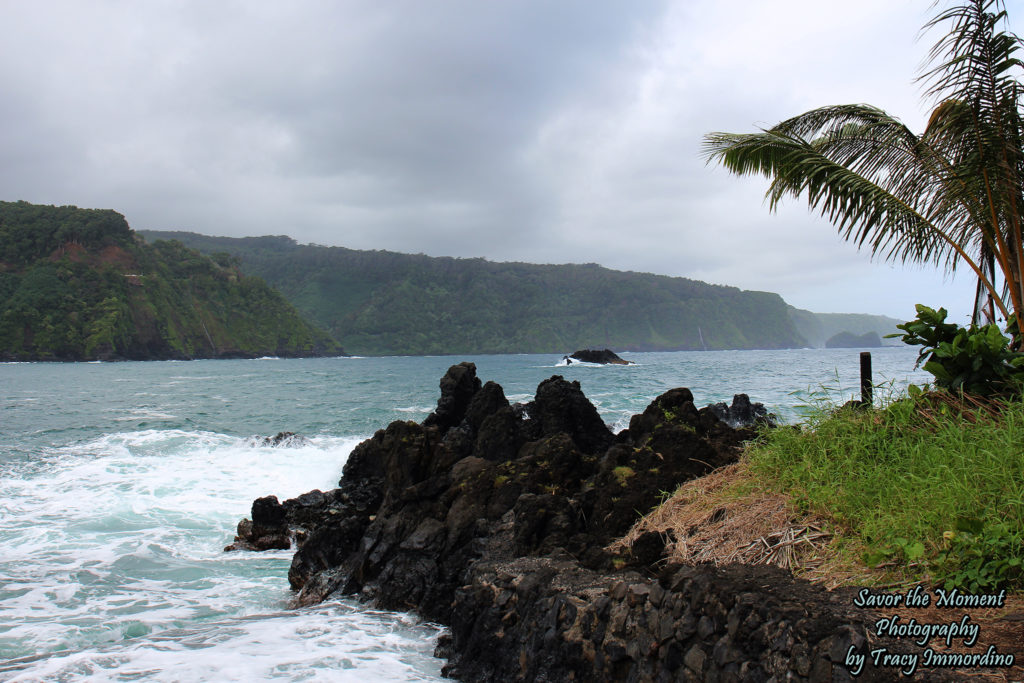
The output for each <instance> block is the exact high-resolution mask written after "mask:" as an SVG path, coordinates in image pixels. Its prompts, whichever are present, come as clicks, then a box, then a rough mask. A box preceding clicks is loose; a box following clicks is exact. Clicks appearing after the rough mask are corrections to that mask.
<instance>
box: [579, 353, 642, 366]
mask: <svg viewBox="0 0 1024 683" xmlns="http://www.w3.org/2000/svg"><path fill="white" fill-rule="evenodd" d="M574 360H578V361H583V362H584V363H600V364H601V365H632V364H633V362H632V361H628V360H625V359H623V358H620V357H619V355H618V354H617V353H615V352H614V351H612V350H611V349H600V350H598V349H581V350H579V351H573V352H572V354H570V355H568V356H566V357H565V361H566V362H567V363H572V362H573V361H574Z"/></svg>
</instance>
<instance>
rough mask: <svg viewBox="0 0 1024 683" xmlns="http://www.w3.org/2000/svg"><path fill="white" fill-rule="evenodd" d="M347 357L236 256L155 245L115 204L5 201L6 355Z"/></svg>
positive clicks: (1, 210) (1, 266) (2, 349)
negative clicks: (101, 206) (102, 206)
mask: <svg viewBox="0 0 1024 683" xmlns="http://www.w3.org/2000/svg"><path fill="white" fill-rule="evenodd" d="M339 353H341V347H340V345H338V343H337V342H336V341H334V340H333V339H331V338H330V336H329V335H328V334H326V333H325V332H323V331H321V330H318V329H316V328H314V327H313V326H311V325H309V324H308V323H306V322H305V321H304V320H303V319H302V318H301V317H300V315H299V314H298V313H297V312H296V311H295V309H294V308H293V307H292V306H291V305H290V304H289V303H288V302H287V301H286V300H285V299H284V297H282V296H281V295H280V294H279V293H278V292H275V291H274V290H273V289H271V288H270V287H269V286H268V285H267V284H266V283H265V282H263V281H262V280H260V279H258V278H256V277H251V276H246V275H243V274H242V273H241V271H240V270H239V268H238V264H237V262H236V261H235V260H234V259H232V258H230V257H227V256H226V255H220V256H218V257H214V258H211V257H209V256H205V255H203V254H200V253H198V252H196V251H193V250H191V249H187V248H185V247H184V246H182V245H181V244H179V243H175V242H167V241H158V242H155V243H154V244H152V245H150V244H146V242H145V241H144V240H143V239H141V238H140V237H138V236H137V235H136V234H135V233H134V232H133V231H132V230H131V229H130V228H129V227H128V224H127V222H125V219H124V217H123V216H122V215H121V214H119V213H116V212H114V211H110V210H97V209H79V208H76V207H73V206H61V207H56V206H39V205H34V204H29V203H27V202H0V359H3V360H95V359H104V360H107V359H109V360H113V359H170V358H178V359H186V358H232V357H259V356H265V355H276V356H307V355H323V354H332V355H334V354H339Z"/></svg>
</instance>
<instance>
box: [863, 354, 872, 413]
mask: <svg viewBox="0 0 1024 683" xmlns="http://www.w3.org/2000/svg"><path fill="white" fill-rule="evenodd" d="M871 390H872V387H871V352H870V351H861V352H860V403H861V405H862V406H864V407H865V408H869V407H871V404H872V400H873V397H872V395H871Z"/></svg>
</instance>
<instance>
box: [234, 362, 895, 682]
mask: <svg viewBox="0 0 1024 683" xmlns="http://www.w3.org/2000/svg"><path fill="white" fill-rule="evenodd" d="M753 434H754V432H753V430H752V429H750V428H743V429H734V428H732V427H730V426H728V425H727V424H725V423H724V422H722V421H721V420H720V419H719V418H718V417H716V414H715V412H714V411H713V410H711V409H709V408H703V409H700V410H698V409H697V408H696V407H695V406H694V403H693V395H692V394H691V393H690V391H689V390H688V389H673V390H671V391H668V392H666V393H665V394H662V395H661V396H659V397H658V398H657V399H655V400H654V401H653V402H652V403H651V404H650V405H649V406H648V407H647V409H646V410H645V411H644V412H643V413H642V414H640V415H636V416H634V417H633V418H632V420H631V421H630V425H629V428H628V429H627V430H625V431H623V432H621V433H619V434H613V433H612V432H611V431H610V430H609V429H608V428H607V426H606V425H605V424H604V423H603V421H602V420H601V418H600V416H599V415H598V413H597V411H596V409H595V408H594V406H593V405H592V404H591V403H590V402H589V401H588V400H587V399H586V397H585V396H584V395H583V393H582V391H581V390H580V386H579V383H578V382H567V381H566V380H565V379H563V378H562V377H559V376H554V377H551V378H550V379H547V380H545V381H543V382H541V384H540V385H539V386H538V388H537V393H536V396H535V398H534V400H533V401H532V402H530V403H528V404H526V405H518V404H517V405H510V404H509V402H508V400H507V399H506V398H505V395H504V392H503V390H502V388H501V387H500V386H499V385H497V384H495V383H493V382H487V383H485V384H481V382H480V380H479V379H478V378H477V377H476V368H475V366H474V365H473V364H472V363H460V364H458V365H454V366H452V367H451V368H450V369H449V370H448V372H447V374H446V375H445V376H444V378H442V380H441V398H440V399H439V401H438V404H437V409H436V410H435V411H434V412H433V413H432V414H431V415H430V416H429V417H428V418H427V419H425V420H424V421H423V423H421V424H417V423H414V422H393V423H391V424H390V425H389V426H388V427H387V428H386V429H382V430H380V431H378V432H377V433H376V434H375V435H374V436H373V438H371V439H369V440H367V441H364V442H363V443H361V444H359V445H358V446H357V447H356V448H355V449H354V450H353V451H352V453H351V455H350V456H349V459H348V462H347V463H346V464H345V467H344V473H343V476H342V478H341V481H340V483H339V488H337V489H335V490H334V491H330V492H326V493H325V492H320V491H314V492H311V493H309V494H305V495H304V496H300V497H299V498H297V499H293V500H289V501H285V502H284V503H279V502H278V501H277V499H276V498H273V497H270V498H261V499H259V500H257V501H256V502H255V503H254V504H253V520H252V521H251V522H249V521H248V520H244V521H243V522H242V524H240V525H239V538H236V543H235V547H252V548H258V547H261V546H264V545H268V544H269V542H270V541H274V540H279V538H280V536H281V534H282V533H284V534H285V535H286V536H287V535H288V534H291V535H293V536H294V537H295V538H296V540H297V542H298V544H299V548H298V551H297V552H296V553H295V556H294V558H293V560H292V564H291V568H290V570H289V572H288V579H289V582H290V584H291V586H292V588H293V589H295V591H296V592H297V598H296V603H297V604H298V605H308V604H312V603H316V602H319V601H322V600H324V599H325V598H327V597H328V596H331V595H336V594H344V595H354V596H358V597H360V598H362V599H366V600H369V601H372V602H373V604H375V605H376V606H377V607H380V608H385V609H393V610H414V611H416V612H418V613H419V614H420V615H422V616H423V617H425V618H426V619H429V620H431V621H436V622H440V623H443V624H447V625H450V627H451V633H450V635H449V636H446V637H445V638H443V639H442V641H441V643H440V645H439V646H438V652H437V654H438V656H442V657H446V658H447V659H448V660H449V662H448V665H447V666H446V668H445V672H446V674H448V675H451V676H453V677H456V678H459V679H462V680H474V681H499V680H500V681H504V680H571V679H580V678H584V677H588V678H592V679H594V680H637V681H654V680H723V681H724V680H750V681H767V680H771V679H773V678H774V679H775V680H782V679H785V678H791V679H793V680H832V679H833V677H835V680H848V679H849V675H848V673H847V672H846V669H845V668H843V666H842V664H843V661H844V659H843V658H844V657H845V656H846V654H847V652H848V650H849V648H850V647H851V646H856V647H862V646H863V645H864V643H865V642H866V641H865V635H866V633H867V628H868V626H867V620H868V619H870V616H868V615H864V614H856V613H852V612H851V610H850V609H849V605H850V600H849V599H848V597H849V596H837V595H836V594H831V593H828V592H826V591H824V590H823V589H820V588H818V587H815V586H812V585H811V584H808V583H807V582H804V581H798V580H795V579H793V578H792V576H790V575H789V574H788V573H786V572H783V571H781V570H775V569H769V568H751V567H739V566H734V567H727V568H715V567H712V566H700V567H696V568H692V567H691V568H679V567H674V568H673V567H664V566H662V565H663V552H664V546H665V539H663V538H658V537H657V535H656V534H649V535H648V536H649V537H645V538H642V539H641V540H640V541H639V542H638V543H637V544H635V545H634V548H633V551H632V554H630V555H624V556H614V555H612V554H611V553H610V552H609V551H607V550H605V547H606V546H607V545H608V544H609V543H610V542H611V541H612V540H614V539H616V538H619V537H621V536H622V535H623V534H624V533H625V532H626V531H627V530H628V529H629V528H630V527H631V525H632V524H633V523H634V522H635V521H636V520H637V518H638V516H639V515H640V514H643V513H646V512H648V511H649V510H651V509H652V508H653V507H654V506H656V505H657V504H658V502H659V495H660V492H663V491H673V490H675V488H676V487H677V486H678V485H679V484H681V483H683V482H684V481H686V480H688V479H691V478H694V477H699V476H702V475H703V474H706V473H707V472H709V471H710V470H712V469H714V468H717V467H720V466H722V465H725V464H727V463H730V462H733V461H735V460H736V459H737V457H738V453H739V447H740V444H741V443H742V442H743V441H744V440H746V439H749V438H751V437H752V436H753ZM260 539H268V540H264V541H261V540H260ZM269 547H278V546H275V545H269ZM844 606H845V607H844ZM872 673H877V674H878V675H877V676H874V677H873V678H872V679H871V680H879V679H883V678H885V674H887V673H888V672H886V671H875V672H872Z"/></svg>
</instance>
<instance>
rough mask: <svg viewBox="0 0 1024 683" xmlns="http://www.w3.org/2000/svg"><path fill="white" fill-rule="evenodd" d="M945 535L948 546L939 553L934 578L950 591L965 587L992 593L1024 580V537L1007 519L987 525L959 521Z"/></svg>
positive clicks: (969, 589)
mask: <svg viewBox="0 0 1024 683" xmlns="http://www.w3.org/2000/svg"><path fill="white" fill-rule="evenodd" d="M944 536H945V537H946V539H947V540H948V541H949V547H948V548H946V549H945V550H943V551H942V552H941V553H939V557H938V559H937V561H936V562H935V567H934V573H935V578H936V579H938V580H939V581H942V582H943V583H944V584H945V587H946V589H947V590H949V589H951V588H955V587H963V588H964V589H966V590H968V591H970V592H972V593H980V592H993V591H997V590H999V589H1001V588H1013V587H1017V586H1020V585H1022V583H1024V536H1022V535H1021V530H1020V529H1014V528H1012V527H1011V526H1010V525H1009V524H1007V523H1006V522H996V523H994V524H988V525H984V524H983V523H982V522H981V520H978V519H969V520H959V521H958V522H957V529H956V531H947V532H946V533H945V534H944Z"/></svg>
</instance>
